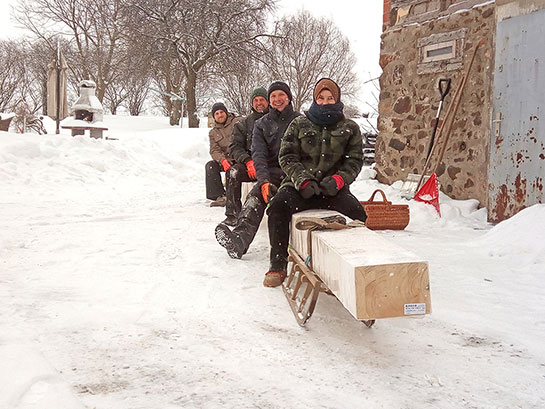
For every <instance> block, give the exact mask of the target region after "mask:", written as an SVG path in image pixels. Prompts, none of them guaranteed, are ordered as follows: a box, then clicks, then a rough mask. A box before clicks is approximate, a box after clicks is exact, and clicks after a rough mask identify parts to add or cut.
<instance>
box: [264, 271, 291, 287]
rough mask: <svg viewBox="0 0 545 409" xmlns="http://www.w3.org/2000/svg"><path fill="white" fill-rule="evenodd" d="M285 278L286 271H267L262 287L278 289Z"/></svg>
mask: <svg viewBox="0 0 545 409" xmlns="http://www.w3.org/2000/svg"><path fill="white" fill-rule="evenodd" d="M285 278H286V270H280V271H270V270H269V271H267V273H265V279H264V280H263V285H264V286H265V287H278V286H279V285H281V284H282V283H283V282H284V279H285Z"/></svg>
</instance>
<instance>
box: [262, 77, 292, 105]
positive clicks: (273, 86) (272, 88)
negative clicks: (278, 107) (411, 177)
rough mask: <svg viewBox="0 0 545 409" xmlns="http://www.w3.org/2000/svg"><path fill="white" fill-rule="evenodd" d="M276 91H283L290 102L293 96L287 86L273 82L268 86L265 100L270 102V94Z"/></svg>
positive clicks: (283, 83)
mask: <svg viewBox="0 0 545 409" xmlns="http://www.w3.org/2000/svg"><path fill="white" fill-rule="evenodd" d="M278 90H280V91H284V92H285V93H286V95H287V96H288V99H289V101H290V102H291V101H292V99H293V96H292V95H291V90H290V87H289V86H288V84H286V83H285V82H282V81H275V82H273V83H272V84H271V85H270V87H269V91H268V93H267V100H269V101H270V99H271V94H272V93H273V91H278Z"/></svg>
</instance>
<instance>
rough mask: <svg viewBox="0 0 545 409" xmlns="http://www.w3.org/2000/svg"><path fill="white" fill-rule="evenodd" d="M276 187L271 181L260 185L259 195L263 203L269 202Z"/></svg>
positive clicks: (276, 189)
mask: <svg viewBox="0 0 545 409" xmlns="http://www.w3.org/2000/svg"><path fill="white" fill-rule="evenodd" d="M277 191H278V188H277V187H276V186H275V185H273V184H272V183H269V182H265V183H263V184H262V185H261V195H262V196H263V200H264V201H265V203H269V200H271V199H272V197H273V196H274V195H275V194H276V192H277Z"/></svg>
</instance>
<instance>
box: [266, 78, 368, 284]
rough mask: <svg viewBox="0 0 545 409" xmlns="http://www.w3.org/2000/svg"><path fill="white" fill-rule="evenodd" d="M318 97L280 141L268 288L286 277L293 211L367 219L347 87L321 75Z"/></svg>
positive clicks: (359, 145) (355, 127) (358, 140)
mask: <svg viewBox="0 0 545 409" xmlns="http://www.w3.org/2000/svg"><path fill="white" fill-rule="evenodd" d="M313 96H314V101H313V103H312V105H311V106H310V109H309V110H308V111H306V112H305V115H304V116H300V117H297V118H295V119H294V120H293V121H292V123H291V124H290V125H289V126H288V128H287V129H286V132H285V134H284V137H283V138H282V143H281V145H280V153H279V155H278V160H279V163H280V167H281V168H282V170H283V171H284V172H285V173H286V178H285V179H284V181H283V182H282V185H281V187H280V189H279V190H278V193H277V194H276V196H274V198H273V199H272V200H271V202H270V205H269V208H268V209H267V214H268V216H269V219H268V225H269V241H270V245H271V252H270V267H269V271H268V272H267V273H266V274H265V279H264V281H263V285H264V286H266V287H276V286H279V285H281V284H282V282H283V281H284V279H285V277H286V267H287V258H288V241H289V231H290V230H289V229H290V221H291V215H292V214H294V213H296V212H300V211H303V210H308V209H331V210H336V211H338V212H340V213H342V214H344V215H346V216H348V217H350V218H351V219H357V220H361V221H363V222H365V220H366V218H367V216H366V214H365V211H364V210H363V207H362V206H361V204H360V202H359V201H358V199H357V198H356V197H355V196H354V195H353V194H352V193H350V189H349V187H348V186H349V185H350V184H351V183H352V182H353V181H354V180H355V179H356V177H357V176H358V174H359V173H360V171H361V168H362V166H363V139H362V136H361V132H360V128H359V126H358V124H357V123H355V122H354V121H352V120H350V119H346V118H345V117H344V114H343V108H344V105H343V103H342V102H341V90H340V88H339V86H338V85H337V84H336V83H335V82H334V81H333V80H331V79H329V78H322V79H320V80H319V81H318V82H317V84H316V86H315V87H314V93H313Z"/></svg>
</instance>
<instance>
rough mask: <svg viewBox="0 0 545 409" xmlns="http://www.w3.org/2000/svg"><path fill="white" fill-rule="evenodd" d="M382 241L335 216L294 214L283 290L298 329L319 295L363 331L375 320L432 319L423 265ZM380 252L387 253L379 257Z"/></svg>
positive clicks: (307, 212) (339, 216)
mask: <svg viewBox="0 0 545 409" xmlns="http://www.w3.org/2000/svg"><path fill="white" fill-rule="evenodd" d="M324 216H325V217H324ZM357 226H359V227H358V228H355V229H352V228H350V227H357ZM333 230H338V231H333ZM385 240H386V239H384V238H382V237H381V236H380V235H377V233H375V232H373V231H371V230H369V229H367V228H365V227H361V223H360V222H356V223H354V222H351V223H349V224H348V225H346V221H345V219H344V217H343V216H342V215H340V214H338V213H336V212H332V211H306V212H301V213H297V214H295V215H294V216H293V218H292V229H291V240H290V241H291V244H292V245H291V246H290V248H289V250H288V253H289V258H288V267H289V268H288V275H287V277H286V279H285V280H284V283H283V284H282V290H283V292H284V295H285V296H286V299H287V301H288V303H289V305H290V308H291V310H292V312H293V314H294V316H295V319H296V321H297V323H298V324H299V325H301V326H304V325H305V324H306V323H307V322H308V320H309V319H310V318H311V316H312V314H313V312H314V309H315V307H316V303H317V300H318V296H319V294H320V292H327V293H328V294H332V295H334V296H335V297H336V298H337V299H338V300H339V301H340V302H341V303H342V304H343V306H344V307H345V308H346V309H347V310H348V311H349V312H350V313H351V314H352V315H353V316H354V318H356V319H357V320H359V321H362V322H363V323H364V324H365V325H366V326H367V327H371V326H372V325H373V324H374V323H375V320H376V319H378V318H390V317H401V316H407V315H425V314H429V313H431V300H430V297H429V278H428V270H427V263H426V262H423V261H422V260H421V259H419V258H418V257H417V256H415V255H414V254H412V253H409V252H407V251H406V250H404V249H401V248H399V247H397V246H395V245H394V244H393V243H389V242H387V241H385ZM383 249H388V250H390V251H391V252H392V253H390V254H389V255H388V256H387V257H384V256H383V255H382V252H383Z"/></svg>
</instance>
